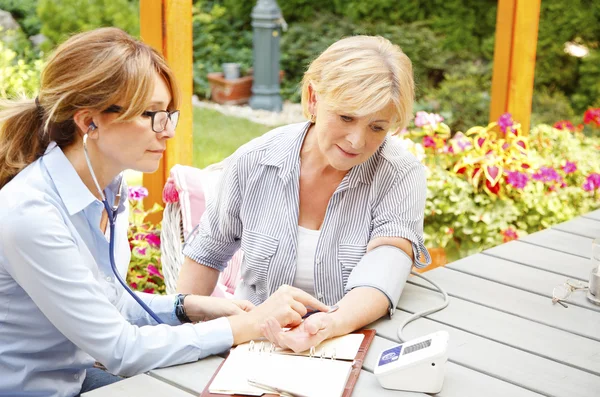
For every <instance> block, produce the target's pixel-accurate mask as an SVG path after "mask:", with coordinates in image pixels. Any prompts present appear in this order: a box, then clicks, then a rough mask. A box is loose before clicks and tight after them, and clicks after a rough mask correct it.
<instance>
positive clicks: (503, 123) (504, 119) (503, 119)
mask: <svg viewBox="0 0 600 397" xmlns="http://www.w3.org/2000/svg"><path fill="white" fill-rule="evenodd" d="M513 124H514V122H513V119H512V115H511V114H510V113H504V114H503V115H502V116H500V118H498V126H500V131H502V132H504V133H506V129H507V128H508V127H512V125H513ZM510 130H511V132H514V129H513V128H511V129H510Z"/></svg>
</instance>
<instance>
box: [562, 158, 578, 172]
mask: <svg viewBox="0 0 600 397" xmlns="http://www.w3.org/2000/svg"><path fill="white" fill-rule="evenodd" d="M562 169H563V171H564V172H565V174H572V173H574V172H575V171H577V165H576V164H575V163H573V162H571V161H567V162H566V163H565V165H563V167H562Z"/></svg>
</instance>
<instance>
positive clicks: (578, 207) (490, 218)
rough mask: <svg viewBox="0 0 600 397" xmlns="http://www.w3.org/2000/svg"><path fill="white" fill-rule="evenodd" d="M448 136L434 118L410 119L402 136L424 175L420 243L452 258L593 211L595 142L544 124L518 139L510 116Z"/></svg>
mask: <svg viewBox="0 0 600 397" xmlns="http://www.w3.org/2000/svg"><path fill="white" fill-rule="evenodd" d="M594 112H595V110H594ZM592 113H593V112H592ZM593 115H596V117H597V118H598V120H597V121H598V124H600V109H598V111H597V113H593V114H592V115H588V116H587V117H588V118H590V117H592V116H593ZM593 122H595V121H593ZM503 131H505V132H503ZM451 135H452V134H450V129H449V128H448V127H447V126H446V125H445V124H443V123H441V122H440V119H439V117H436V116H435V115H426V114H417V117H416V119H415V122H414V126H412V127H411V128H410V129H409V136H410V137H412V139H414V140H415V141H416V142H422V145H420V146H422V147H423V148H424V151H425V156H424V157H423V160H422V161H423V163H424V164H425V165H426V166H427V168H428V181H427V187H428V193H427V203H426V210H425V226H424V227H425V237H426V243H427V245H428V246H430V247H431V246H434V247H443V248H446V249H447V250H448V251H449V252H448V253H449V256H450V257H451V258H457V257H463V256H465V255H471V254H473V253H475V252H478V251H480V250H483V249H486V248H489V247H492V246H494V245H497V244H499V243H501V242H505V241H508V240H511V239H514V238H517V237H519V236H522V235H525V234H528V233H534V232H536V231H538V230H541V229H545V228H548V227H550V226H551V225H553V224H556V223H560V222H564V221H566V220H568V219H571V218H573V217H575V216H577V215H580V214H583V213H586V212H589V211H592V210H594V209H596V208H598V207H600V200H599V199H600V158H599V157H598V155H597V150H598V147H599V145H600V140H598V139H592V138H588V137H585V136H584V135H583V134H581V133H577V132H575V133H573V132H571V131H569V130H566V129H565V130H559V129H555V128H552V127H550V126H547V125H540V126H537V127H536V128H534V129H533V130H532V131H531V133H530V136H529V137H523V136H521V130H520V126H519V125H518V124H516V123H514V122H513V120H512V119H511V118H510V115H503V116H502V117H501V118H500V120H498V122H497V123H496V122H494V123H491V124H489V125H488V126H487V127H473V128H470V129H469V130H468V131H467V132H466V133H465V134H462V133H456V134H454V136H453V137H451ZM417 145H418V144H416V145H414V146H413V147H417Z"/></svg>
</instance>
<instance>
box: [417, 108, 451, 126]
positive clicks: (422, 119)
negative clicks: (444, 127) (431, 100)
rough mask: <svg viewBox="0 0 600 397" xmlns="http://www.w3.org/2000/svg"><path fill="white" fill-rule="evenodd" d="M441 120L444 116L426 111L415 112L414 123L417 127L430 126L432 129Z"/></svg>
mask: <svg viewBox="0 0 600 397" xmlns="http://www.w3.org/2000/svg"><path fill="white" fill-rule="evenodd" d="M442 121H444V118H443V117H442V116H440V115H439V114H436V113H427V112H424V111H420V112H417V115H416V117H415V125H416V126H417V127H425V126H430V127H431V128H432V129H434V130H435V129H436V128H437V126H438V124H439V123H441V122H442Z"/></svg>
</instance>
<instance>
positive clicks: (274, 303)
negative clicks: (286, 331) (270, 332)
mask: <svg viewBox="0 0 600 397" xmlns="http://www.w3.org/2000/svg"><path fill="white" fill-rule="evenodd" d="M307 307H309V308H311V309H313V310H319V311H323V312H327V311H328V310H329V306H327V305H325V304H323V303H321V302H320V301H319V300H317V299H316V298H315V297H313V296H312V295H310V294H308V293H306V292H304V291H302V290H300V289H298V288H295V287H290V286H289V285H282V286H281V287H279V289H278V290H277V291H275V293H273V295H271V296H270V297H269V298H268V299H267V300H266V301H264V302H263V303H262V304H260V305H259V306H256V307H255V308H254V309H252V310H251V311H250V312H249V313H245V314H240V315H236V316H231V317H229V322H230V324H231V329H232V331H233V340H234V344H236V345H237V344H240V343H244V342H246V341H248V340H251V339H255V338H260V337H261V336H262V332H261V329H260V326H261V325H262V324H264V323H265V322H266V320H267V318H269V317H273V318H274V319H275V320H277V322H278V323H279V325H280V326H281V327H282V328H285V327H290V328H291V327H296V326H298V325H299V324H300V323H302V316H304V315H305V314H306V313H307V311H308V309H307Z"/></svg>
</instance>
